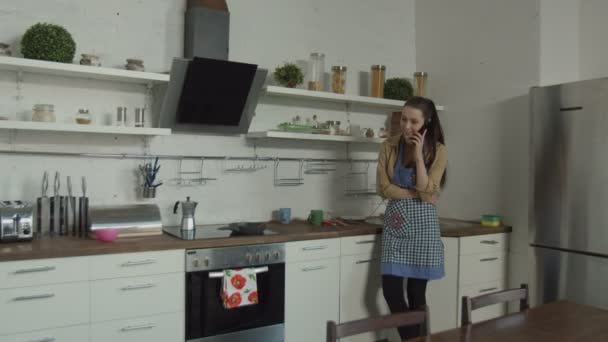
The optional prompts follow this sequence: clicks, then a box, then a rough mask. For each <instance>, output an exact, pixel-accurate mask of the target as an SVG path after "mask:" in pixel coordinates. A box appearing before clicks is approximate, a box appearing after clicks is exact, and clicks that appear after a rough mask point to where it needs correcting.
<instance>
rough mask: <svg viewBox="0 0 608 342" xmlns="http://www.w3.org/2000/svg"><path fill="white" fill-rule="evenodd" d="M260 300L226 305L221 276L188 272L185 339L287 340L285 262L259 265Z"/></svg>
mask: <svg viewBox="0 0 608 342" xmlns="http://www.w3.org/2000/svg"><path fill="white" fill-rule="evenodd" d="M255 267H268V271H266V272H262V273H258V274H257V275H256V277H257V286H258V300H259V303H258V304H255V305H248V306H243V307H237V308H233V309H226V308H224V306H223V304H222V298H221V295H220V294H221V291H222V277H219V278H214V277H210V273H214V272H221V271H222V270H210V271H197V272H189V273H186V340H187V341H197V342H199V341H200V342H203V341H204V342H211V341H213V342H220V341H222V342H223V341H230V342H239V341H265V342H275V341H277V342H281V341H283V340H284V326H283V323H284V321H285V264H284V263H280V264H272V265H267V266H266V265H259V266H255Z"/></svg>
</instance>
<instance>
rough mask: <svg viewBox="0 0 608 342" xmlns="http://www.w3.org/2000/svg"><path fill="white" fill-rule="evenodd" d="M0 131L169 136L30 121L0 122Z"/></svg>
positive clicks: (158, 131)
mask: <svg viewBox="0 0 608 342" xmlns="http://www.w3.org/2000/svg"><path fill="white" fill-rule="evenodd" d="M0 129H15V130H24V131H47V132H74V133H100V134H120V135H148V136H154V135H170V134H171V129H168V128H148V127H115V126H97V125H79V124H67V123H56V122H32V121H8V120H7V121H4V120H2V121H0Z"/></svg>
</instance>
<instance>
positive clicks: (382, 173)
mask: <svg viewBox="0 0 608 342" xmlns="http://www.w3.org/2000/svg"><path fill="white" fill-rule="evenodd" d="M388 149H389V147H388V145H387V144H382V146H381V148H380V153H379V155H378V168H377V170H376V191H377V192H378V195H380V196H381V197H383V198H387V199H406V198H414V197H417V194H416V192H415V191H413V190H408V189H404V188H401V187H399V186H397V185H395V184H393V183H391V180H390V178H389V176H388V173H387V164H388V153H387V150H388Z"/></svg>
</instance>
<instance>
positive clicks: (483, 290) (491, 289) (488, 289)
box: [479, 287, 498, 293]
mask: <svg viewBox="0 0 608 342" xmlns="http://www.w3.org/2000/svg"><path fill="white" fill-rule="evenodd" d="M496 290H498V287H490V288H487V289H481V290H479V293H484V292H490V291H496Z"/></svg>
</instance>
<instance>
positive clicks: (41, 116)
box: [32, 104, 55, 122]
mask: <svg viewBox="0 0 608 342" xmlns="http://www.w3.org/2000/svg"><path fill="white" fill-rule="evenodd" d="M32 121H40V122H55V106H53V105H52V104H37V105H34V111H33V114H32Z"/></svg>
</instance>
